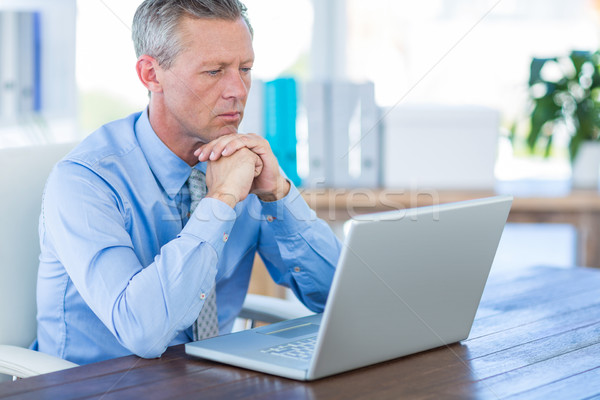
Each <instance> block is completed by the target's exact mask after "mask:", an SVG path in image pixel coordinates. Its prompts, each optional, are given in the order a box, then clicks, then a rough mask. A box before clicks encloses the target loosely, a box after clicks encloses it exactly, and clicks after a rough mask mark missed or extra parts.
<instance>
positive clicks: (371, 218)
mask: <svg viewBox="0 0 600 400" xmlns="http://www.w3.org/2000/svg"><path fill="white" fill-rule="evenodd" d="M511 204H512V197H511V196H495V197H490V198H485V199H478V200H469V201H463V202H457V203H449V204H443V205H434V206H428V207H421V208H413V209H407V210H396V211H389V212H382V213H375V214H368V215H362V216H358V217H355V218H353V219H352V220H349V221H347V222H346V225H345V226H344V228H345V231H346V235H345V239H344V245H343V248H342V253H341V255H340V259H339V262H338V265H337V269H336V272H335V274H334V278H333V282H332V285H331V290H330V293H329V297H328V299H327V303H326V306H325V310H324V312H323V313H321V314H315V315H310V316H307V317H302V318H298V319H293V320H288V321H283V322H278V323H275V324H271V325H268V326H264V327H260V328H255V329H250V330H245V331H240V332H235V333H231V334H227V335H223V336H218V337H214V338H211V339H206V340H202V341H197V342H192V343H187V344H186V345H185V351H186V353H188V354H190V355H193V356H197V357H202V358H205V359H208V360H213V361H217V362H220V363H224V364H229V365H234V366H238V367H242V368H247V369H251V370H255V371H261V372H265V373H268V374H273V375H278V376H282V377H286V378H291V379H296V380H314V379H319V378H323V377H326V376H330V375H333V374H338V373H341V372H345V371H349V370H352V369H356V368H360V367H364V366H368V365H372V364H376V363H379V362H383V361H387V360H391V359H395V358H398V357H402V356H406V355H409V354H414V353H417V352H420V351H424V350H428V349H432V348H435V347H440V346H445V345H448V344H451V343H455V342H458V341H460V340H463V339H466V338H467V336H468V335H469V331H470V330H471V325H472V324H473V319H474V317H475V313H476V311H477V307H478V306H479V301H480V299H481V295H482V292H483V289H484V287H485V283H486V280H487V277H488V274H489V271H490V268H491V265H492V261H493V260H494V256H495V254H496V249H497V247H498V242H499V241H500V237H501V235H502V231H503V229H504V225H505V223H506V219H507V217H508V212H509V210H510V206H511Z"/></svg>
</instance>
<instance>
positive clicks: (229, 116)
mask: <svg viewBox="0 0 600 400" xmlns="http://www.w3.org/2000/svg"><path fill="white" fill-rule="evenodd" d="M241 116H242V114H241V113H240V112H239V111H232V112H226V113H221V114H219V118H221V119H223V120H225V121H228V122H236V121H239V120H240V118H241Z"/></svg>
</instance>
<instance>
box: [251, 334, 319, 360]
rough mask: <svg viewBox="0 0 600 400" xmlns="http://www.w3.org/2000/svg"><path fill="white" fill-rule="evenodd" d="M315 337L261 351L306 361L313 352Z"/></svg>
mask: <svg viewBox="0 0 600 400" xmlns="http://www.w3.org/2000/svg"><path fill="white" fill-rule="evenodd" d="M316 342H317V336H316V335H315V336H311V337H309V338H306V339H300V340H296V341H294V342H290V343H286V344H281V345H279V346H273V347H269V348H266V349H262V350H261V351H262V352H263V353H268V354H273V355H276V356H281V357H288V358H295V359H297V360H303V361H308V360H310V359H311V357H312V355H313V353H314V351H315V343H316Z"/></svg>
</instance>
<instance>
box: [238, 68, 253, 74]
mask: <svg viewBox="0 0 600 400" xmlns="http://www.w3.org/2000/svg"><path fill="white" fill-rule="evenodd" d="M240 71H242V72H243V73H244V74H248V73H250V71H252V68H240Z"/></svg>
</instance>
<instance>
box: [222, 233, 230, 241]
mask: <svg viewBox="0 0 600 400" xmlns="http://www.w3.org/2000/svg"><path fill="white" fill-rule="evenodd" d="M227 239H229V235H228V234H226V233H224V234H223V241H224V242H227Z"/></svg>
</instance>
